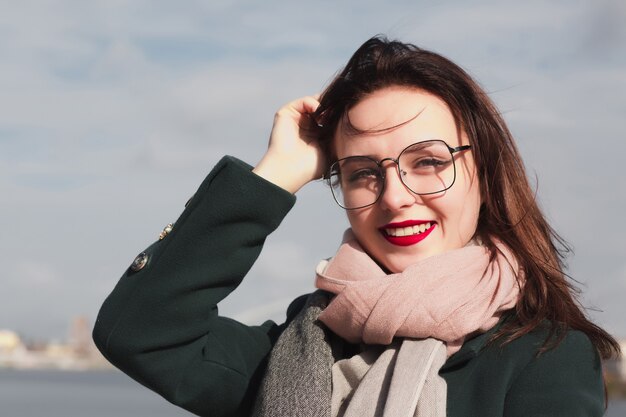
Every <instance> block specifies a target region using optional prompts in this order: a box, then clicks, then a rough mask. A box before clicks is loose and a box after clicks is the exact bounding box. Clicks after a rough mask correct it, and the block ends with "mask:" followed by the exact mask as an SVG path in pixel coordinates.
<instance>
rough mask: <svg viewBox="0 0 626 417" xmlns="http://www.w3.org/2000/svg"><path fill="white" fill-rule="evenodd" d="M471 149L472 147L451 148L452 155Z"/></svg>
mask: <svg viewBox="0 0 626 417" xmlns="http://www.w3.org/2000/svg"><path fill="white" fill-rule="evenodd" d="M471 147H472V145H462V146H457V147H456V148H450V153H456V152H461V151H465V150H467V149H471Z"/></svg>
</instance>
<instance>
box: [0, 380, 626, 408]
mask: <svg viewBox="0 0 626 417" xmlns="http://www.w3.org/2000/svg"><path fill="white" fill-rule="evenodd" d="M0 415H1V416H2V417H44V416H45V417H110V416H115V417H185V416H186V417H189V416H192V414H190V413H188V412H186V411H184V410H182V409H180V408H178V407H176V406H174V405H172V404H170V403H168V402H167V401H165V400H164V399H162V398H161V397H160V396H158V395H157V394H155V393H153V392H151V391H150V390H148V389H147V388H144V387H142V386H141V385H139V384H138V383H136V382H134V381H133V380H131V379H130V378H128V377H127V376H126V375H124V374H122V373H121V372H119V371H110V372H60V371H12V370H0ZM605 417H626V400H615V401H612V402H611V403H610V404H609V409H608V411H607V413H606V414H605Z"/></svg>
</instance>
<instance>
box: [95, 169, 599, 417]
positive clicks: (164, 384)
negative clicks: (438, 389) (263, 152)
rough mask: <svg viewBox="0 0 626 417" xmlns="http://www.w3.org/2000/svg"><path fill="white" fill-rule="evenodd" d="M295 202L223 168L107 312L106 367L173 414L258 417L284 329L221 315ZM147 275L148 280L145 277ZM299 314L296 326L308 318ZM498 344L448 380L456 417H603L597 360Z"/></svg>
mask: <svg viewBox="0 0 626 417" xmlns="http://www.w3.org/2000/svg"><path fill="white" fill-rule="evenodd" d="M294 202H295V197H294V196H293V195H291V194H290V193H288V192H286V191H284V190H282V189H280V188H279V187H277V186H275V185H273V184H271V183H269V182H267V181H265V180H263V179H261V178H260V177H258V176H256V175H255V174H253V173H252V172H250V166H248V165H247V164H245V163H243V162H241V161H239V160H237V159H235V158H232V157H225V158H223V159H222V160H221V161H220V162H219V163H218V164H217V166H216V167H215V168H214V169H213V171H212V172H211V173H210V174H209V175H208V176H207V178H206V179H205V180H204V182H203V183H202V185H201V186H200V188H199V189H198V191H197V193H196V194H195V196H194V197H193V198H192V199H191V200H190V202H189V204H188V205H187V207H186V208H185V210H184V211H183V213H182V215H181V216H180V218H179V219H178V221H177V222H176V224H175V225H174V228H173V230H172V231H171V233H170V234H169V235H168V236H167V237H165V238H164V239H163V240H160V241H157V242H156V243H154V244H153V245H151V246H150V247H149V248H147V249H146V251H145V254H146V255H147V262H146V263H145V265H144V266H143V267H141V265H140V264H141V263H138V265H137V266H136V268H135V269H137V270H133V269H131V268H129V269H128V270H127V271H126V272H125V273H124V275H123V276H122V278H121V279H120V281H119V282H118V284H117V286H116V287H115V289H114V290H113V292H112V293H111V295H110V296H109V297H108V298H107V299H106V301H105V302H104V304H103V306H102V308H101V310H100V314H99V315H98V320H97V322H96V326H95V329H94V333H93V336H94V340H95V342H96V345H97V346H98V348H99V349H100V350H101V351H102V353H103V354H104V355H105V356H106V358H107V359H108V360H109V361H111V362H112V363H113V364H115V365H116V366H117V367H119V368H120V369H122V370H123V371H124V372H126V373H127V374H128V375H130V376H131V377H132V378H134V379H136V380H137V381H139V382H140V383H142V384H144V385H145V386H147V387H149V388H151V389H153V390H155V391H156V392H158V393H159V394H161V395H163V396H164V397H165V398H166V399H168V400H169V401H171V402H172V403H174V404H177V405H180V406H181V407H184V408H186V409H187V410H189V411H191V412H193V413H196V414H199V415H205V416H213V417H219V416H247V415H249V413H250V407H251V404H253V402H254V397H255V394H256V390H257V387H258V385H259V381H260V379H261V378H262V376H263V373H264V369H265V363H266V359H267V356H268V353H269V351H270V350H271V349H272V346H273V344H274V343H275V341H276V339H277V337H278V336H279V335H280V333H281V331H282V329H283V328H284V325H282V326H277V325H276V324H275V323H273V322H266V323H264V324H262V325H261V326H252V327H251V326H245V325H243V324H241V323H238V322H236V321H234V320H231V319H229V318H226V317H220V316H219V315H218V309H217V304H218V302H219V301H221V300H222V299H223V298H224V297H226V296H227V295H228V294H230V293H231V291H233V290H234V289H235V288H236V287H237V285H239V283H240V282H241V280H242V279H243V277H244V276H245V275H246V273H247V272H248V270H249V269H250V268H251V266H252V264H253V263H254V261H255V260H256V258H257V256H258V255H259V253H260V251H261V248H262V246H263V243H264V241H265V238H266V237H267V235H269V234H270V233H271V232H272V231H273V230H274V229H276V228H277V227H278V225H279V223H280V222H281V220H282V219H283V217H284V216H285V215H286V214H287V212H288V211H289V210H290V209H291V207H292V206H293V204H294ZM140 267H141V268H140ZM301 306H302V299H298V300H296V302H294V303H292V305H291V307H290V308H289V310H288V320H289V319H290V318H292V317H293V315H294V314H295V313H296V312H297V311H298V310H299V308H301ZM489 334H490V333H487V334H484V335H481V336H478V337H476V338H474V339H472V340H470V341H468V342H466V343H465V344H464V345H463V348H462V349H461V350H460V351H459V352H457V353H456V354H455V355H453V356H452V357H450V358H449V359H448V361H447V362H446V363H445V365H444V367H443V368H442V369H441V372H440V373H441V375H442V376H443V377H444V378H445V380H446V382H447V384H448V415H449V416H485V417H488V416H509V417H513V416H568V417H572V416H601V415H602V414H603V409H604V391H603V383H602V372H601V365H600V360H599V357H598V354H597V352H596V350H595V349H594V348H593V346H592V345H591V343H590V342H589V339H588V338H587V337H586V336H585V335H584V334H582V333H580V332H576V331H571V332H568V334H567V336H566V338H565V340H564V341H563V342H562V343H561V344H560V345H559V346H558V347H557V348H555V349H553V350H551V351H549V352H547V353H545V354H543V355H540V356H539V357H538V358H537V357H536V351H537V348H538V347H539V346H540V345H541V344H542V343H543V341H544V338H545V332H542V331H537V332H535V333H532V334H530V335H527V336H525V337H522V338H520V339H518V340H516V341H514V342H513V343H511V344H509V345H507V346H506V347H505V348H503V349H500V348H498V347H496V346H492V345H489V346H485V342H486V340H487V338H488V336H489Z"/></svg>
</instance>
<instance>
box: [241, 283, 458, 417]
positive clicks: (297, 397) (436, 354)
mask: <svg viewBox="0 0 626 417" xmlns="http://www.w3.org/2000/svg"><path fill="white" fill-rule="evenodd" d="M329 300H330V294H329V293H326V292H324V291H316V292H315V293H313V294H311V295H310V296H309V298H308V299H307V302H306V305H305V307H304V308H303V309H302V310H301V311H300V312H299V314H298V315H297V316H296V317H295V318H294V319H293V321H292V322H291V323H289V325H288V326H287V328H286V329H285V330H284V331H283V333H282V334H281V336H280V337H279V338H278V341H277V343H276V345H275V346H274V348H273V349H272V352H271V354H270V358H269V363H268V367H267V371H266V373H265V376H264V379H263V381H262V383H261V387H260V388H259V391H258V394H257V399H256V404H255V409H254V412H253V416H255V417H332V416H333V411H331V402H333V401H334V402H336V401H337V398H336V397H337V392H336V391H335V392H333V386H332V381H333V377H336V376H337V374H336V372H337V371H338V370H337V369H333V364H334V363H335V362H336V361H341V362H342V366H344V367H345V366H358V367H359V368H360V369H358V372H362V373H363V374H364V376H362V377H361V378H360V380H359V381H358V382H357V386H356V387H355V388H354V389H353V390H351V391H349V392H345V393H341V395H343V394H347V398H345V402H344V403H343V404H342V406H341V407H340V409H339V414H336V413H337V410H334V412H335V415H339V416H342V417H413V416H419V417H444V416H445V410H446V385H445V381H444V380H443V379H442V378H441V377H440V376H439V375H438V371H439V369H440V368H441V366H442V365H443V363H444V362H445V360H446V349H445V345H444V344H443V343H442V342H440V341H438V340H435V339H423V340H415V339H402V340H398V341H397V342H394V343H393V344H392V345H390V346H388V347H386V348H385V349H384V350H383V351H382V353H381V354H380V355H379V356H378V358H377V359H376V360H375V362H374V363H372V364H370V365H366V369H363V364H364V363H365V362H363V361H361V360H359V355H355V356H353V357H352V359H348V358H350V356H351V355H349V354H347V350H348V349H346V346H347V343H346V342H344V341H343V339H341V338H340V337H339V336H336V335H335V334H333V333H332V332H331V331H330V330H328V329H326V328H325V326H324V324H323V323H321V322H320V321H319V320H317V318H318V316H319V314H320V313H321V312H322V310H323V309H324V308H325V307H326V306H327V305H328V302H329ZM350 362H353V363H356V364H357V365H353V364H350ZM356 370H357V369H352V370H351V371H356ZM339 389H340V387H335V390H339ZM341 389H343V388H341ZM341 401H343V398H341Z"/></svg>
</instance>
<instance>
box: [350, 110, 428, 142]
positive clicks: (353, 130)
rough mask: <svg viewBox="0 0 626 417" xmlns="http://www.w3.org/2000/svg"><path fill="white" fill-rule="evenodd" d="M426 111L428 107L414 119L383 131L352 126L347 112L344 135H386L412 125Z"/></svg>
mask: <svg viewBox="0 0 626 417" xmlns="http://www.w3.org/2000/svg"><path fill="white" fill-rule="evenodd" d="M424 110H426V107H424V108H423V109H422V110H420V111H419V112H417V114H416V115H415V116H413V117H411V118H410V119H408V120H405V121H404V122H400V123H398V124H396V125H393V126H389V127H384V128H382V129H359V128H358V127H356V126H354V125H353V124H352V121H351V120H350V116H349V112H346V115H345V117H344V120H345V122H344V123H345V127H346V128H347V129H346V131H345V132H344V133H346V134H347V135H349V136H356V135H363V134H372V133H373V134H376V133H384V132H389V131H391V130H394V129H397V128H399V127H402V126H404V125H406V124H408V123H411V122H412V121H413V120H415V119H417V118H418V117H419V116H420V115H421V114H422V113H423V112H424Z"/></svg>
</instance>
